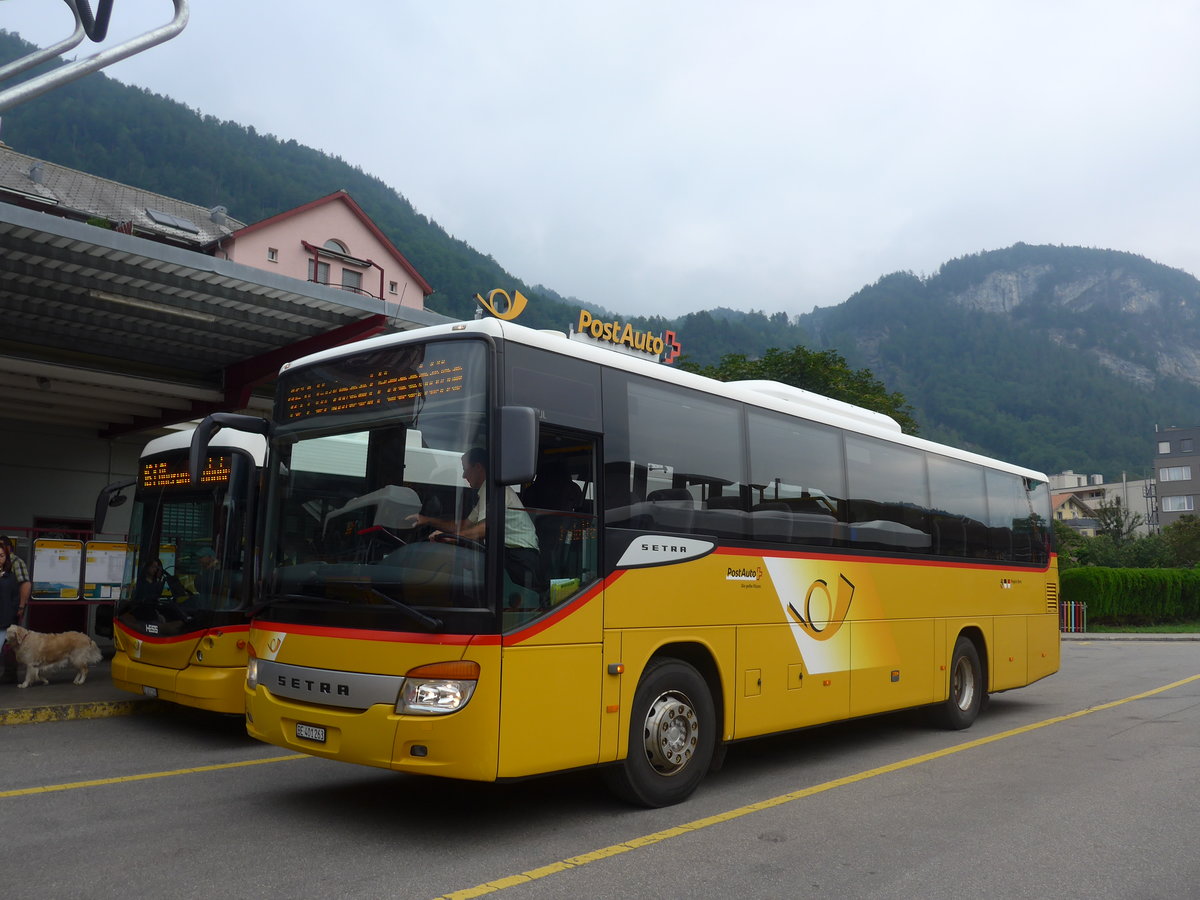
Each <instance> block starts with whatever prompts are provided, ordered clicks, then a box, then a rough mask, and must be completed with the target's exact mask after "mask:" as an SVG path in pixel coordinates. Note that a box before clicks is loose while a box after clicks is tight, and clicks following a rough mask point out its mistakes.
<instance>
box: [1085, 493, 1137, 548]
mask: <svg viewBox="0 0 1200 900" xmlns="http://www.w3.org/2000/svg"><path fill="white" fill-rule="evenodd" d="M1144 521H1145V520H1144V519H1143V518H1142V515H1141V513H1135V512H1130V511H1129V510H1128V509H1126V508H1125V507H1124V506H1122V505H1121V498H1120V497H1115V498H1113V500H1112V501H1111V502H1109V501H1107V500H1106V501H1104V502H1103V503H1100V504H1099V505H1097V506H1096V536H1097V537H1099V536H1100V535H1104V536H1105V537H1107V538H1109V539H1110V540H1111V541H1112V542H1113V545H1114V546H1116V547H1123V546H1125V545H1126V544H1128V543H1129V542H1130V541H1132V540H1134V539H1135V534H1136V532H1137V529H1138V528H1140V527H1141V525H1142V523H1143V522H1144Z"/></svg>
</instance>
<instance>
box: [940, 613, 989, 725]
mask: <svg viewBox="0 0 1200 900" xmlns="http://www.w3.org/2000/svg"><path fill="white" fill-rule="evenodd" d="M984 693H985V691H984V685H983V666H981V665H980V664H979V651H978V650H976V649H975V642H974V641H972V640H971V639H970V638H968V637H963V636H962V635H959V638H958V640H957V641H956V642H955V644H954V655H953V656H952V657H951V659H950V696H949V697H947V698H946V701H945V702H944V703H942V704H940V705H939V706H935V707H933V719H934V722H935V723H936V724H938V725H940V726H941V727H943V728H949V729H951V730H954V731H961V730H962V729H964V728H969V727H970V726H971V723H972V722H974V721H975V717H976V716H978V715H979V710H980V708H981V707H982V706H983V697H984Z"/></svg>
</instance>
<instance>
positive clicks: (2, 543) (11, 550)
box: [0, 534, 33, 624]
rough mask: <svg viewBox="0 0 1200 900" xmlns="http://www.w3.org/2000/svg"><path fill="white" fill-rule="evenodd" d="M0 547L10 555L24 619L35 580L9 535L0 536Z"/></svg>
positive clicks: (21, 613) (21, 614)
mask: <svg viewBox="0 0 1200 900" xmlns="http://www.w3.org/2000/svg"><path fill="white" fill-rule="evenodd" d="M0 547H3V548H4V550H5V551H6V552H7V553H8V559H9V561H10V562H11V563H12V570H13V574H14V575H16V576H17V585H18V587H19V588H20V594H21V603H20V616H21V617H24V615H25V609H26V607H27V606H29V598H30V597H31V596H33V580H32V579H31V578H30V577H29V566H27V565H26V564H25V560H23V559H21V557H19V556H17V549H16V547H14V546H13V542H12V538H10V537H9V536H8V535H6V534H0ZM18 624H19V623H18Z"/></svg>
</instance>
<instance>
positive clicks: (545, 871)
mask: <svg viewBox="0 0 1200 900" xmlns="http://www.w3.org/2000/svg"><path fill="white" fill-rule="evenodd" d="M1197 680H1200V675H1192V676H1191V677H1190V678H1183V679H1181V680H1179V681H1174V682H1172V683H1171V684H1164V685H1163V686H1162V687H1157V688H1154V689H1152V690H1149V691H1143V692H1142V693H1140V694H1134V695H1133V696H1132V697H1125V698H1124V699H1122V700H1113V701H1112V702H1111V703H1101V704H1100V705H1099V706H1089V707H1088V708H1087V709H1081V710H1078V711H1076V712H1073V713H1067V714H1066V715H1065V716H1055V717H1054V718H1052V719H1045V720H1043V721H1041V722H1035V723H1033V724H1032V725H1022V726H1021V727H1020V728H1013V729H1011V730H1009V731H1002V732H1000V733H999V734H993V735H990V736H989V737H984V738H978V739H976V740H973V741H967V742H966V743H963V744H956V745H955V746H953V747H946V748H945V749H942V750H935V751H934V752H932V753H925V754H922V755H921V756H914V757H912V758H910V759H904V760H901V761H900V762H894V763H889V764H888V765H886V766H879V767H878V768H875V769H868V770H866V771H865V772H859V773H858V774H856V775H847V776H846V777H844V778H835V779H834V780H833V781H826V782H825V783H824V784H817V785H813V786H812V787H808V788H804V789H803V790H799V791H792V792H791V793H789V794H780V795H779V796H778V797H771V798H770V799H768V800H760V801H759V802H758V803H751V804H749V805H748V806H742V807H739V808H738V809H731V810H729V811H728V812H723V813H717V814H716V815H712V816H706V817H705V818H703V819H696V820H695V821H694V822H688V823H686V824H684V825H676V826H675V827H674V828H667V829H665V830H663V831H656V832H655V833H654V834H647V835H643V836H642V837H638V838H633V839H631V840H628V841H625V842H623V843H620V844H613V845H612V846H611V847H603V848H601V849H599V850H593V851H591V852H590V853H584V854H582V855H580V856H572V857H569V858H567V859H564V860H560V861H559V862H555V863H550V864H549V865H546V866H541V867H540V868H537V869H530V870H529V871H527V872H522V873H520V874H519V875H509V876H507V877H505V878H498V879H496V880H495V881H489V882H486V883H484V884H480V885H476V886H475V887H473V888H466V889H465V890H461V891H454V892H452V893H449V894H444V895H443V896H441V897H439V898H437V900H469V898H472V897H482V896H484V895H485V894H492V893H495V892H496V891H502V890H505V889H506V888H510V887H516V886H517V885H520V884H527V883H528V882H530V881H536V880H537V879H539V878H545V877H547V876H548V875H556V874H558V873H559V872H565V871H567V870H568V869H575V868H578V867H579V866H586V865H587V864H588V863H594V862H598V861H599V860H602V859H608V858H609V857H611V856H619V855H620V854H622V853H628V852H629V851H631V850H639V849H641V848H642V847H648V846H650V845H651V844H658V843H661V842H663V841H667V840H670V839H671V838H677V837H682V836H683V835H685V834H690V833H692V832H695V831H699V830H700V829H702V828H708V827H709V826H711V825H720V824H722V823H724V822H730V821H733V820H734V819H740V818H741V817H742V816H748V815H750V814H751V813H756V812H762V811H763V810H765V809H773V808H774V807H776V806H783V805H784V804H785V803H791V802H792V801H793V800H802V799H803V798H805V797H811V796H813V795H814V794H821V793H824V792H825V791H831V790H834V789H835V788H840V787H846V786H847V785H850V784H855V783H856V782H859V781H866V780H867V779H868V778H875V777H876V776H878V775H886V774H888V773H889V772H898V771H900V770H901V769H909V768H912V767H913V766H919V765H921V764H923V763H927V762H931V761H933V760H935V759H941V758H943V757H946V756H951V755H953V754H955V753H961V752H963V751H964V750H973V749H975V748H976V747H982V746H984V745H986V744H991V743H995V742H996V741H1003V740H1006V739H1008V738H1011V737H1016V736H1018V735H1022V734H1028V733H1029V732H1031V731H1037V730H1038V729H1039V728H1046V727H1047V726H1049V725H1058V724H1061V723H1062V722H1069V721H1071V720H1072V719H1078V718H1080V717H1081V716H1087V715H1090V714H1092V713H1096V712H1102V711H1103V710H1106V709H1112V708H1114V707H1117V706H1121V705H1122V704H1125V703H1131V702H1132V701H1134V700H1142V699H1145V698H1146V697H1153V696H1154V695H1155V694H1161V693H1163V692H1164V691H1169V690H1171V689H1172V688H1177V687H1181V686H1183V685H1185V684H1190V683H1191V682H1193V681H1197Z"/></svg>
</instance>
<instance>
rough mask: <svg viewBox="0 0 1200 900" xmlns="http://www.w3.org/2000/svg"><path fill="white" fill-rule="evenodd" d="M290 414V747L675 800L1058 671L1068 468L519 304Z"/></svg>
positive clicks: (282, 517)
mask: <svg viewBox="0 0 1200 900" xmlns="http://www.w3.org/2000/svg"><path fill="white" fill-rule="evenodd" d="M275 409H276V411H275V416H274V420H273V422H272V423H271V431H272V435H271V444H270V451H269V461H268V465H267V469H268V473H267V479H266V480H267V482H268V485H269V486H268V488H267V497H266V506H265V532H264V558H263V564H262V565H263V581H262V584H261V595H260V596H259V597H258V598H257V599H256V607H257V610H258V611H257V613H256V615H255V618H254V621H253V623H252V627H251V630H250V651H251V659H250V663H249V666H248V669H247V682H246V691H245V704H246V715H247V727H248V730H249V733H250V734H251V735H253V736H254V737H256V738H259V739H260V740H263V741H266V742H269V743H272V744H277V745H279V746H281V747H287V748H290V749H294V750H301V751H304V752H306V753H310V754H313V755H316V756H322V757H327V758H331V759H340V760H345V761H348V762H355V763H362V764H366V765H371V766H379V767H383V768H388V769H393V770H396V771H400V772H409V773H421V774H427V775H439V776H445V777H453V778H461V779H475V780H484V781H490V780H497V779H515V778H522V777H526V776H530V775H536V774H541V773H549V772H559V771H564V770H570V769H577V768H581V767H590V766H598V767H603V770H604V773H605V776H606V777H607V779H608V780H609V782H610V784H611V785H612V786H613V788H614V789H615V790H616V791H617V792H618V793H620V794H621V795H623V796H624V797H626V798H628V799H630V800H631V801H633V802H635V803H639V804H643V805H648V806H659V805H665V804H670V803H676V802H679V801H681V800H683V799H684V798H686V797H688V796H689V795H690V794H691V793H692V791H693V790H694V789H695V788H696V786H697V784H698V783H699V782H700V780H701V779H702V778H703V776H704V774H705V773H706V772H707V771H708V770H710V769H711V768H713V767H714V766H716V765H717V763H718V761H719V760H720V759H721V758H722V755H723V751H724V748H725V747H726V745H727V744H728V743H729V742H733V741H739V740H742V739H745V738H751V737H755V736H759V735H765V734H772V733H778V732H782V731H788V730H792V729H799V728H804V727H807V726H812V725H818V724H821V723H827V722H835V721H840V720H844V719H848V718H852V717H858V716H868V715H873V714H876V713H882V712H887V711H889V710H898V709H904V708H910V707H929V708H930V710H931V711H932V712H933V713H934V714H935V716H936V718H938V719H940V720H941V722H942V723H943V724H945V725H947V726H949V727H953V728H965V727H967V726H969V725H970V724H971V723H972V721H973V720H974V719H975V717H976V715H977V713H978V712H979V709H980V706H981V704H982V703H983V701H984V699H985V698H986V696H987V694H988V693H990V692H996V691H1004V690H1008V689H1010V688H1016V687H1020V686H1022V685H1026V684H1029V683H1030V682H1033V681H1036V680H1037V679H1039V678H1042V677H1044V676H1046V675H1049V674H1051V673H1052V672H1054V671H1056V670H1057V668H1058V664H1059V636H1058V618H1057V602H1058V597H1057V577H1056V563H1055V558H1054V555H1053V550H1052V546H1051V530H1050V505H1049V492H1048V489H1047V484H1046V479H1045V477H1044V476H1043V475H1041V474H1039V473H1037V472H1033V471H1030V470H1027V469H1023V468H1019V467H1017V466H1013V465H1009V464H1006V463H1002V462H998V461H996V460H992V459H986V458H984V457H981V456H978V455H975V454H971V453H965V452H962V451H959V450H955V449H953V448H950V447H945V446H940V445H937V444H934V443H931V442H929V441H926V440H921V439H919V438H916V437H911V436H907V435H905V434H902V433H901V430H900V428H899V426H897V425H896V423H895V422H894V421H893V420H891V419H890V418H888V417H886V416H883V415H880V414H877V413H872V412H868V411H866V410H862V409H858V408H856V407H853V406H850V405H848V404H845V403H840V402H838V401H833V400H828V399H826V398H822V397H819V396H816V395H813V394H809V393H807V392H804V391H799V390H797V389H794V388H790V387H787V386H784V385H779V384H775V383H771V382H748V383H729V384H726V383H720V382H717V381H713V380H710V379H707V378H703V377H700V376H697V375H694V374H689V373H686V372H680V371H676V370H674V369H672V368H668V367H665V366H660V365H658V364H656V363H655V362H654V361H653V360H649V359H639V358H637V357H636V356H634V355H622V354H618V353H614V352H611V351H609V350H607V349H604V348H602V347H598V346H595V345H593V344H588V343H585V342H583V341H579V340H571V339H568V338H567V337H566V336H559V335H553V334H546V333H543V332H537V331H533V330H530V329H527V328H523V327H521V326H518V325H514V324H511V323H505V322H501V321H499V320H495V319H486V320H481V321H475V322H470V323H461V324H455V325H448V326H437V327H434V328H427V329H422V330H418V331H411V332H407V333H404V334H397V335H389V336H385V337H380V338H374V339H371V340H367V341H363V342H361V343H358V344H355V345H352V346H349V347H343V348H339V349H336V350H330V351H326V352H323V353H319V354H316V355H313V356H309V357H306V358H304V359H301V360H298V361H296V362H294V363H291V364H289V365H287V366H285V367H284V370H283V371H282V373H281V375H280V379H279V384H278V394H277V400H276V407H275ZM250 422H251V420H247V424H250ZM254 427H260V424H258V423H255V424H254ZM473 448H483V449H473ZM199 449H202V448H199ZM479 460H483V464H484V465H485V466H486V469H487V472H488V473H490V475H488V477H487V478H486V480H484V479H480V478H478V477H477V474H476V473H477V469H476V468H475V466H476V463H477V462H478V461H479ZM464 478H465V479H466V483H464ZM473 482H482V483H481V484H480V485H479V491H478V495H482V498H483V500H484V501H485V510H484V514H483V517H482V522H483V523H484V525H485V527H486V532H485V539H484V540H483V541H478V540H472V539H471V538H472V537H476V538H477V537H478V536H479V535H478V534H477V532H478V530H479V529H478V528H476V527H472V526H471V525H464V524H462V523H464V521H469V520H470V519H472V518H473V517H472V516H470V515H469V514H470V513H474V512H477V510H476V503H477V500H478V495H477V493H476V492H475V491H472V490H471V489H470V488H469V486H468V485H469V484H472V483H473ZM456 523H458V524H456ZM432 526H436V527H437V528H438V529H439V530H440V533H435V534H432V535H431V532H430V529H431V527H432ZM460 531H461V532H463V533H459V532H460ZM531 534H533V535H534V536H535V538H536V540H531V539H530V535H531ZM534 547H536V550H534Z"/></svg>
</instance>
